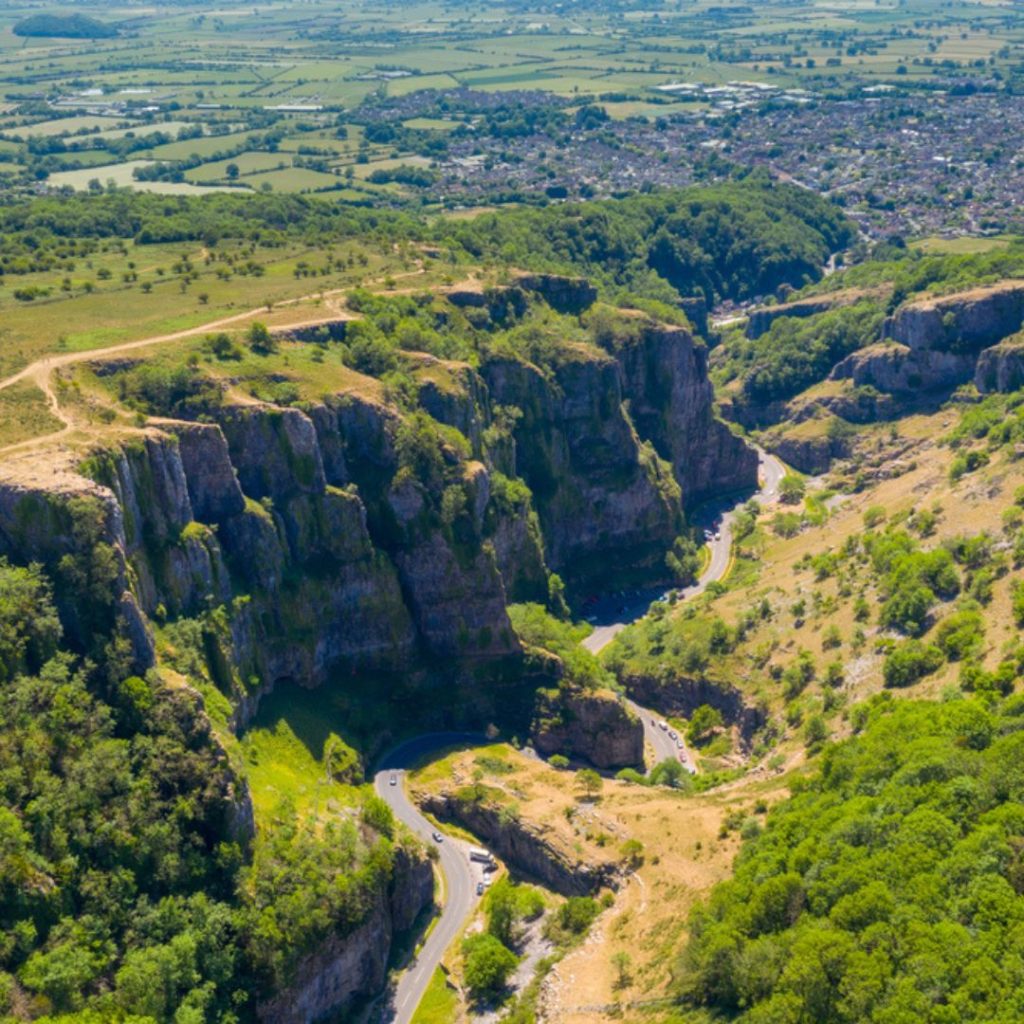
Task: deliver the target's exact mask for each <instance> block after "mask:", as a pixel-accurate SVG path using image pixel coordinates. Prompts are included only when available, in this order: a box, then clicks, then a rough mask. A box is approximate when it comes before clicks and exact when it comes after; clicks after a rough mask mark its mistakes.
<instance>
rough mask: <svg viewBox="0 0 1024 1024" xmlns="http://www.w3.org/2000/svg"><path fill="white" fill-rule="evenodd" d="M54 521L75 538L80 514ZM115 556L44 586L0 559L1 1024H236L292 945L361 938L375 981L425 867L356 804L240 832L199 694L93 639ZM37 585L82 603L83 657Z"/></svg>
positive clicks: (412, 908)
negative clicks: (312, 828)
mask: <svg viewBox="0 0 1024 1024" xmlns="http://www.w3.org/2000/svg"><path fill="white" fill-rule="evenodd" d="M72 522H73V526H72V528H73V529H75V530H78V531H86V532H88V530H89V527H90V520H89V516H88V509H86V508H78V509H77V510H75V511H74V512H73V513H72ZM51 525H53V526H56V524H55V523H54V524H51ZM115 564H116V558H115V557H114V552H113V551H112V550H111V549H110V548H109V547H108V546H107V545H106V544H105V543H104V542H102V541H98V542H97V541H96V540H95V538H94V543H92V544H91V545H90V546H89V547H88V548H86V549H84V550H83V551H81V552H79V553H78V554H76V555H70V554H69V555H67V556H66V557H65V558H64V559H62V560H61V563H60V566H59V567H58V568H57V570H56V571H55V573H54V574H53V582H52V583H51V580H50V579H49V578H48V577H47V575H46V574H45V573H44V572H43V571H42V570H41V569H40V568H39V567H38V566H33V567H29V568H16V567H13V566H11V565H10V564H9V563H8V562H7V561H6V560H0V627H2V628H0V636H2V639H0V679H2V686H0V737H2V741H0V837H2V844H0V850H2V855H0V935H2V936H3V940H2V942H0V1015H2V1016H4V1019H9V1020H14V1019H17V1020H26V1019H34V1018H36V1017H39V1016H42V1015H45V1014H49V1013H51V1012H52V1013H54V1014H64V1013H78V1012H81V1011H87V1012H86V1014H85V1015H84V1016H82V1017H80V1018H79V1017H76V1018H75V1019H76V1020H77V1019H81V1020H97V1021H99V1020H104V1021H117V1020H121V1019H123V1018H125V1017H127V1016H130V1017H131V1019H132V1020H146V1021H155V1022H168V1024H169V1022H171V1021H175V1022H179V1024H180V1022H182V1021H194V1022H201V1021H209V1022H213V1021H222V1022H225V1024H227V1022H229V1021H238V1020H250V1019H253V1017H254V1015H255V1008H256V1006H257V1004H258V1002H259V1001H260V1000H261V999H264V998H266V997H267V995H268V994H269V993H271V992H273V991H274V990H275V989H279V988H281V987H282V986H285V985H287V984H288V982H289V980H290V979H291V977H292V972H293V970H294V968H295V965H296V963H297V962H298V961H299V960H300V959H301V957H302V956H303V955H304V954H305V953H307V952H308V951H310V950H311V949H313V948H315V947H317V946H318V945H319V944H321V943H323V942H324V941H326V940H327V939H328V938H329V937H330V936H332V935H333V936H346V935H350V934H352V933H357V932H360V930H361V929H368V933H367V934H360V938H359V941H360V942H361V943H363V944H364V951H365V955H366V961H367V964H369V965H373V964H374V963H375V964H376V965H377V966H376V969H377V970H378V971H379V972H381V974H382V972H383V965H384V963H385V961H386V958H387V952H388V943H389V937H390V928H391V926H392V922H393V921H397V922H398V924H399V926H401V927H407V926H408V925H409V924H410V923H411V921H412V918H413V917H414V916H415V914H416V912H417V911H418V910H419V909H420V907H421V906H422V904H423V902H424V900H425V899H429V882H430V869H429V865H428V864H427V862H426V861H425V859H422V857H421V856H420V854H418V853H415V852H414V851H413V850H412V848H410V847H409V846H407V845H406V843H405V841H404V840H401V839H399V838H398V837H397V836H395V834H394V826H393V823H392V821H391V819H390V814H389V812H388V810H387V808H386V807H383V806H382V805H381V803H380V801H378V800H377V799H376V798H374V797H372V796H367V797H365V798H364V800H363V802H362V805H361V809H360V804H359V802H358V800H357V802H356V804H355V807H354V808H353V810H354V812H355V813H354V814H353V816H352V817H344V818H342V819H340V820H337V821H335V822H334V823H332V824H330V825H329V826H327V827H326V828H325V830H324V832H323V834H321V835H316V834H314V833H311V832H309V831H307V830H306V828H304V827H301V828H300V827H299V822H298V821H297V820H296V816H295V810H294V807H293V808H291V810H290V813H289V809H288V808H287V807H284V808H282V809H281V811H280V815H281V816H280V818H279V820H278V821H277V822H276V828H273V829H268V830H264V832H263V833H262V834H261V835H260V836H259V837H257V838H256V839H255V840H254V839H253V834H252V807H251V805H250V804H249V797H248V793H247V790H246V787H245V784H244V781H242V779H241V778H240V777H239V774H238V771H237V768H236V767H233V766H231V765H229V763H228V760H227V758H226V757H225V755H224V751H223V750H222V749H221V748H220V746H219V745H218V744H217V743H216V742H215V741H214V739H213V737H212V735H211V731H210V723H209V720H208V719H207V717H206V715H205V713H204V711H203V707H202V703H201V701H200V700H199V698H198V695H197V694H196V693H195V692H194V691H192V690H189V689H184V688H175V689H170V688H168V687H166V686H163V685H161V684H160V683H159V681H158V680H157V679H156V678H155V677H153V676H150V677H148V678H147V679H145V680H143V679H142V678H139V677H136V676H131V675H129V670H128V668H127V666H126V659H125V657H124V651H123V648H122V645H121V644H120V643H119V642H118V640H117V639H116V638H115V637H112V636H111V635H110V634H109V632H106V631H105V626H106V625H108V624H109V622H110V621H111V619H112V617H113V616H112V609H111V608H110V603H109V593H108V591H107V587H106V585H105V583H106V581H107V579H108V578H109V574H110V573H111V572H112V571H114V566H115ZM54 588H55V589H56V590H57V591H58V592H60V591H65V592H66V591H68V590H74V591H81V592H83V593H82V596H83V599H84V600H86V601H88V602H91V603H93V605H94V606H95V607H94V610H95V612H96V614H95V616H94V619H93V622H92V626H93V627H94V628H95V629H96V630H97V632H96V633H95V634H94V635H93V637H92V641H93V646H94V648H95V649H96V650H97V651H101V650H103V649H104V648H105V653H104V655H103V657H102V661H101V662H100V664H99V665H98V664H97V662H96V661H92V660H89V659H83V658H82V657H81V656H80V654H77V653H75V652H74V651H72V650H71V649H69V645H68V644H67V642H66V638H65V637H64V636H63V635H62V629H61V625H60V619H59V617H58V612H57V607H56V606H55V604H54V600H53V590H54ZM100 666H101V667H100ZM341 878H344V879H345V880H346V881H345V884H344V885H339V880H340V879H341ZM391 907H394V908H398V909H397V912H395V913H393V912H392V911H391V909H389V908H391ZM370 969H371V968H370V967H368V968H367V970H370ZM350 981H351V983H352V984H353V985H357V986H358V985H359V984H361V983H362V981H363V979H361V978H360V977H359V976H358V974H357V973H353V975H352V977H351V979H350ZM378 983H379V981H378ZM8 1014H12V1015H13V1016H8ZM61 1019H66V1018H63V1017H62V1018H61Z"/></svg>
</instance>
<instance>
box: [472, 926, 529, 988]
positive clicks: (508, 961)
mask: <svg viewBox="0 0 1024 1024" xmlns="http://www.w3.org/2000/svg"><path fill="white" fill-rule="evenodd" d="M462 955H463V960H464V964H465V968H464V971H463V977H464V978H465V980H466V985H467V986H468V988H469V991H470V993H471V994H472V995H473V997H474V998H475V999H480V998H483V997H486V996H490V995H494V994H496V993H498V992H500V991H501V990H502V988H504V986H505V982H506V981H507V980H508V977H509V975H510V974H511V973H512V972H513V971H514V970H515V969H516V965H517V964H518V963H519V958H518V957H517V956H516V955H515V953H513V952H512V951H511V950H510V949H507V948H506V947H505V946H503V945H502V944H501V942H499V941H498V939H496V938H495V937H494V936H493V935H491V934H490V933H489V932H481V933H480V934H478V935H472V936H470V937H469V938H467V939H465V940H463V943H462Z"/></svg>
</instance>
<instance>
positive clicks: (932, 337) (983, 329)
mask: <svg viewBox="0 0 1024 1024" xmlns="http://www.w3.org/2000/svg"><path fill="white" fill-rule="evenodd" d="M1022 325H1024V281H1002V282H1000V283H999V284H994V285H991V286H989V287H986V288H975V289H972V290H970V291H966V292H956V293H954V294H952V295H944V296H941V297H939V298H928V299H919V300H916V301H914V302H907V303H904V304H903V305H902V306H901V307H900V308H899V309H898V310H897V311H896V313H895V315H894V316H893V317H891V318H890V320H889V321H887V323H886V325H885V335H886V336H887V337H890V338H892V339H893V340H894V341H896V342H898V343H899V344H901V345H906V346H907V348H909V349H912V350H914V351H920V350H922V349H933V350H938V351H944V352H959V353H977V352H979V351H980V350H981V349H983V348H987V347H988V346H989V345H994V344H995V343H996V342H997V341H1001V340H1002V339H1003V338H1006V337H1008V336H1009V335H1011V334H1014V333H1015V332H1017V331H1019V330H1020V329H1021V326H1022Z"/></svg>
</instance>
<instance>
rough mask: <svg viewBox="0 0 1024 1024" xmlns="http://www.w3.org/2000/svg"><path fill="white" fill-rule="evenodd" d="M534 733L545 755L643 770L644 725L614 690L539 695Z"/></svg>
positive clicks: (533, 735)
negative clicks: (583, 759) (577, 758)
mask: <svg viewBox="0 0 1024 1024" xmlns="http://www.w3.org/2000/svg"><path fill="white" fill-rule="evenodd" d="M530 735H531V738H532V739H533V743H534V746H535V747H536V748H537V750H538V751H539V752H540V753H541V754H544V755H546V756H550V755H552V754H563V755H566V756H570V757H571V756H576V757H585V758H586V759H587V760H588V761H590V762H591V763H593V764H594V765H596V766H597V767H598V768H625V767H638V766H639V767H642V766H643V760H644V729H643V725H642V724H641V722H640V719H639V718H637V717H636V715H634V714H633V713H632V712H631V711H630V710H629V709H628V708H627V707H626V706H625V704H623V703H622V702H621V701H620V700H619V699H618V698H617V697H616V696H615V694H614V693H611V692H606V691H603V690H596V691H595V690H583V689H568V688H566V687H562V688H561V689H558V690H546V691H541V696H540V699H539V700H538V702H537V711H536V715H535V717H534V722H533V728H532V729H531V731H530Z"/></svg>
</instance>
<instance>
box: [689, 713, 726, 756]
mask: <svg viewBox="0 0 1024 1024" xmlns="http://www.w3.org/2000/svg"><path fill="white" fill-rule="evenodd" d="M721 727H722V713H721V712H720V711H719V710H718V709H717V708H713V707H711V705H709V704H701V706H700V707H699V708H697V709H696V711H694V712H693V714H692V715H691V716H690V723H689V725H688V727H687V730H686V738H687V739H688V740H689V741H690V743H692V744H693V745H694V746H701V745H702V744H704V743H706V742H707V741H708V740H709V739H710V738H711V736H712V735H713V734H714V732H715V731H716V730H717V729H720V728H721Z"/></svg>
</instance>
